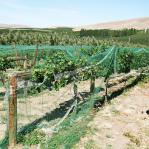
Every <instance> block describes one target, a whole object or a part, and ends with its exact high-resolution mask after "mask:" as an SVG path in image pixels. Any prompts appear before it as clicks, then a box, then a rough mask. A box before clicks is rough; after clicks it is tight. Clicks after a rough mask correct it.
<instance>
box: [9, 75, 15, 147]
mask: <svg viewBox="0 0 149 149" xmlns="http://www.w3.org/2000/svg"><path fill="white" fill-rule="evenodd" d="M16 90H17V77H16V76H15V75H12V76H11V77H10V99H9V124H8V134H9V146H10V147H13V146H15V145H16V143H17V94H16Z"/></svg>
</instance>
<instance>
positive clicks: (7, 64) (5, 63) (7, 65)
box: [0, 57, 12, 71]
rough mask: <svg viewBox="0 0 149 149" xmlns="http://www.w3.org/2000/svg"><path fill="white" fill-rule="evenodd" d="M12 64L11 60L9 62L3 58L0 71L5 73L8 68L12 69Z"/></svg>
mask: <svg viewBox="0 0 149 149" xmlns="http://www.w3.org/2000/svg"><path fill="white" fill-rule="evenodd" d="M11 67H12V64H11V63H10V61H9V60H7V58H5V57H3V58H0V71H5V70H6V69H8V68H11Z"/></svg>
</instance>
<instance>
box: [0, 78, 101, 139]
mask: <svg viewBox="0 0 149 149" xmlns="http://www.w3.org/2000/svg"><path fill="white" fill-rule="evenodd" d="M101 82H102V80H96V86H99V85H100V84H101ZM89 90H90V81H89V80H88V81H81V82H80V83H78V92H89ZM0 91H4V89H3V88H1V89H0ZM73 97H74V93H73V83H72V84H69V85H67V86H65V87H63V88H60V90H59V91H55V90H53V91H47V90H46V91H44V92H42V93H41V94H39V95H37V96H31V97H27V98H19V99H18V103H17V107H18V108H17V113H18V115H17V116H18V130H19V129H20V128H22V127H23V126H25V125H28V124H31V123H32V122H33V121H35V120H39V123H38V124H37V125H38V126H39V127H41V125H42V126H43V125H47V124H50V123H49V122H51V121H52V120H53V121H55V122H57V121H59V120H60V118H61V117H62V116H63V113H64V111H60V110H61V109H58V108H60V105H62V104H66V105H67V106H68V108H69V107H70V106H71V102H70V103H69V101H70V100H71V99H72V98H73ZM67 102H68V104H67ZM0 106H1V108H0V109H1V110H0V140H1V139H2V138H3V137H4V136H5V130H6V123H7V121H6V118H7V112H6V111H5V110H3V101H2V100H0ZM66 110H67V107H66ZM55 122H52V124H53V123H55ZM45 130H46V129H45Z"/></svg>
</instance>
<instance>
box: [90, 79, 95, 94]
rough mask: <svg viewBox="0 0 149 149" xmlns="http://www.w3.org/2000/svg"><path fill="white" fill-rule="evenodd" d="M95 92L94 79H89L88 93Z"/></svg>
mask: <svg viewBox="0 0 149 149" xmlns="http://www.w3.org/2000/svg"><path fill="white" fill-rule="evenodd" d="M94 90H95V77H94V76H92V77H91V82H90V93H93V92H94Z"/></svg>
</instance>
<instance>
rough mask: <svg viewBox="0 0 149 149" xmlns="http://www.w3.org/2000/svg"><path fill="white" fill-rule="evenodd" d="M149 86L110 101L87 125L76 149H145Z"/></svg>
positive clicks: (147, 146)
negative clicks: (87, 127) (85, 131)
mask: <svg viewBox="0 0 149 149" xmlns="http://www.w3.org/2000/svg"><path fill="white" fill-rule="evenodd" d="M148 110H149V83H146V84H145V85H143V86H141V85H137V86H135V87H134V88H132V89H131V90H129V91H127V92H124V93H123V94H122V95H120V96H118V97H117V98H115V99H113V100H112V102H111V104H108V105H106V106H105V107H103V108H102V109H100V111H99V112H98V113H97V115H96V116H95V118H94V120H93V121H92V122H90V123H89V124H88V126H89V127H90V128H91V129H92V131H91V132H92V133H89V134H87V135H86V136H85V137H84V138H82V139H81V140H80V142H79V143H78V144H77V145H76V147H75V148H79V149H149V111H148Z"/></svg>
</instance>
